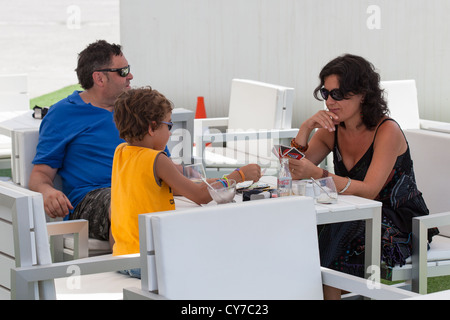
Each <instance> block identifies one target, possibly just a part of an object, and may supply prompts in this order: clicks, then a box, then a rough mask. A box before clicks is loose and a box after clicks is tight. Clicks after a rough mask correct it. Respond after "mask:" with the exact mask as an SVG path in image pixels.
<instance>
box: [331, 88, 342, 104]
mask: <svg viewBox="0 0 450 320" xmlns="http://www.w3.org/2000/svg"><path fill="white" fill-rule="evenodd" d="M330 95H331V97H332V98H333V99H334V100H336V101H341V100H342V99H344V96H343V95H342V93H341V92H340V91H339V90H338V89H334V90H331V92H330Z"/></svg>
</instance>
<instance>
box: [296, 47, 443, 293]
mask: <svg viewBox="0 0 450 320" xmlns="http://www.w3.org/2000/svg"><path fill="white" fill-rule="evenodd" d="M319 78H320V85H319V86H318V87H317V88H316V89H315V91H314V96H315V97H316V98H317V99H318V100H321V99H320V97H321V98H322V99H323V100H324V101H325V102H326V106H327V110H321V111H319V112H317V113H316V114H314V115H313V116H312V117H311V118H309V119H307V120H306V121H305V122H303V124H302V125H301V126H300V129H299V132H298V134H297V136H296V137H295V138H294V139H293V140H292V142H291V145H292V146H294V147H296V148H297V149H299V150H300V151H303V152H304V153H305V155H306V157H305V158H303V159H301V160H293V159H291V160H290V163H289V168H290V170H291V172H292V176H293V178H294V179H309V178H311V177H313V178H321V177H326V176H332V177H333V180H334V182H335V184H336V188H337V190H338V192H339V193H340V194H347V195H356V196H360V197H364V198H368V199H375V200H378V201H381V202H382V204H383V206H382V256H381V259H382V261H383V262H385V263H386V264H387V265H388V266H394V265H396V264H400V265H402V264H404V263H405V260H406V258H408V257H409V256H410V255H411V241H412V240H411V238H410V235H411V231H412V218H413V217H416V216H422V215H426V214H428V209H427V206H426V204H425V202H424V200H423V198H422V194H421V192H420V191H419V190H418V189H417V186H416V182H415V177H414V170H413V164H412V160H411V156H410V150H409V146H408V142H407V141H406V138H405V136H404V134H403V132H402V130H401V128H400V127H399V125H398V124H397V122H395V121H394V120H393V119H391V118H389V116H388V115H389V109H388V106H387V103H386V101H385V100H384V98H383V90H382V89H381V88H380V76H379V74H378V73H377V72H376V71H375V69H374V66H373V65H372V64H371V63H370V62H368V61H366V60H365V59H364V58H362V57H359V56H355V55H350V54H346V55H343V56H340V57H338V58H336V59H334V60H332V61H330V62H329V63H328V64H327V65H326V66H325V67H324V68H323V69H322V71H321V73H320V76H319ZM319 94H320V97H319ZM315 129H317V131H316V132H315V133H314V134H313V135H312V137H311V139H310V141H309V142H308V139H309V136H310V134H311V133H312V131H313V130H315ZM330 152H333V160H334V170H335V173H334V174H332V173H329V172H328V171H326V170H323V169H321V168H319V167H318V164H319V163H320V162H322V160H324V159H325V157H326V156H327V155H328V154H329V153H330ZM434 233H437V230H436V229H434V230H432V231H431V232H430V240H431V236H432V235H433V234H434ZM364 234H365V228H364V222H363V221H354V222H345V223H337V224H330V225H325V226H322V227H319V247H320V258H321V264H322V266H324V267H328V268H332V269H336V270H338V271H342V272H346V273H350V274H354V275H358V276H363V275H364V254H363V252H364ZM340 294H341V292H340V291H339V290H337V289H335V288H331V287H325V288H324V295H325V298H326V299H332V298H340Z"/></svg>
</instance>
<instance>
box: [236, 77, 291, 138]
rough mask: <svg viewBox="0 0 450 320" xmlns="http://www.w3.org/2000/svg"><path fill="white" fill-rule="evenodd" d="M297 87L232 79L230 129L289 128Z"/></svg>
mask: <svg viewBox="0 0 450 320" xmlns="http://www.w3.org/2000/svg"><path fill="white" fill-rule="evenodd" d="M293 103H294V89H293V88H287V87H283V86H278V85H273V84H268V83H264V82H258V81H252V80H243V79H233V80H232V82H231V94H230V107H229V111H228V117H229V120H228V129H229V130H242V129H244V130H249V129H252V130H259V129H261V130H271V129H290V128H291V123H292V105H293Z"/></svg>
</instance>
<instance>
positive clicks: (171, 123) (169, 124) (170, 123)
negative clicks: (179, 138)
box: [161, 121, 173, 131]
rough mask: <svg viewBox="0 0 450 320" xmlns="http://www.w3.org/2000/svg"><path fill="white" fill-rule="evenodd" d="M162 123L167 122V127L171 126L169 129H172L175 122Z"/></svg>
mask: <svg viewBox="0 0 450 320" xmlns="http://www.w3.org/2000/svg"><path fill="white" fill-rule="evenodd" d="M161 123H164V124H167V127H168V128H169V131H170V130H172V127H173V122H166V121H161Z"/></svg>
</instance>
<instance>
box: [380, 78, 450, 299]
mask: <svg viewBox="0 0 450 320" xmlns="http://www.w3.org/2000/svg"><path fill="white" fill-rule="evenodd" d="M381 86H382V87H383V88H384V89H385V91H386V99H387V101H388V107H389V110H390V112H391V117H392V118H393V119H395V120H396V121H397V122H398V123H399V124H400V126H401V128H402V129H403V131H404V133H405V136H406V138H407V140H408V144H409V146H410V151H411V157H412V160H413V163H414V173H415V177H416V182H417V186H418V188H419V190H420V191H421V192H422V193H423V197H424V199H425V202H426V204H427V206H428V208H429V210H430V215H429V216H425V217H421V218H416V219H413V227H414V230H413V237H412V240H413V241H415V242H414V243H413V248H416V249H415V251H414V252H413V256H412V257H410V258H409V259H408V260H407V264H406V265H405V266H402V267H399V266H397V267H394V268H393V269H387V268H386V269H384V272H385V275H384V277H385V278H387V279H389V280H393V281H398V280H410V279H411V280H412V290H413V291H415V292H419V293H421V294H426V293H427V277H435V276H441V275H450V228H449V227H448V226H447V225H450V212H449V211H450V198H449V197H448V193H447V192H446V190H447V185H448V181H449V180H450V175H449V174H446V173H447V171H448V170H446V169H445V168H446V167H447V165H448V163H449V161H450V154H449V153H448V150H449V148H450V134H448V133H443V132H445V130H444V131H442V130H439V131H441V132H437V131H438V130H434V129H433V128H435V127H439V126H441V127H443V128H445V124H444V123H440V122H436V121H427V120H422V119H420V118H419V107H418V102H417V88H416V83H415V81H414V80H398V81H382V82H381ZM445 212H447V213H445ZM446 226H447V227H446ZM432 227H439V230H440V232H441V233H440V235H438V236H435V237H434V238H433V241H432V243H431V244H430V250H429V251H428V252H427V250H426V244H427V242H428V241H427V234H426V232H425V231H424V230H426V229H428V228H432Z"/></svg>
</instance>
